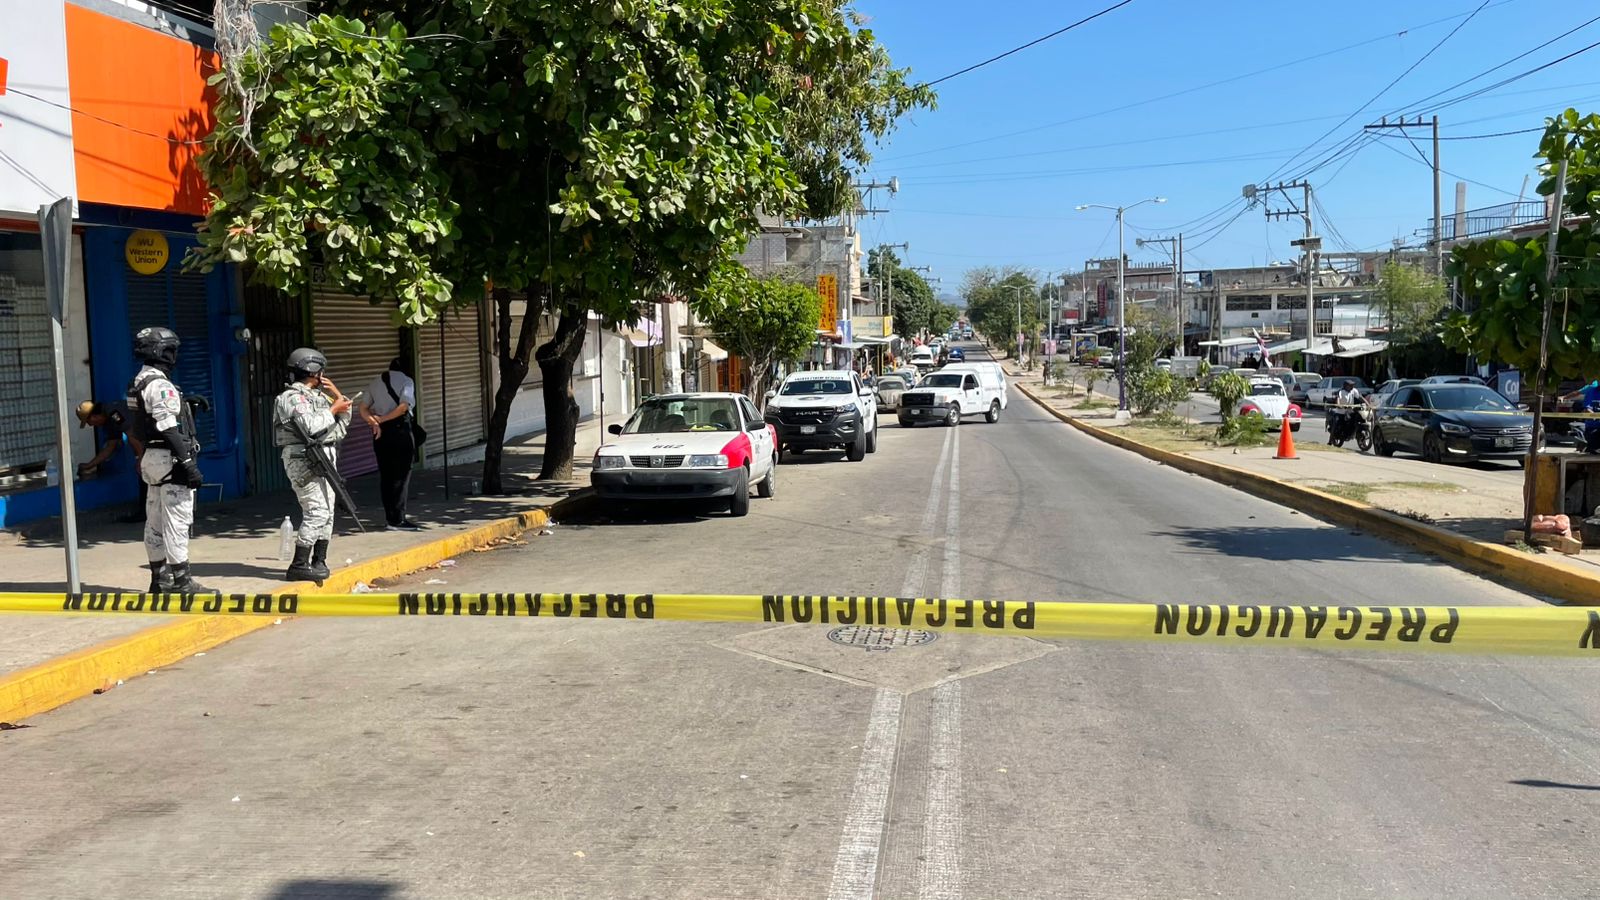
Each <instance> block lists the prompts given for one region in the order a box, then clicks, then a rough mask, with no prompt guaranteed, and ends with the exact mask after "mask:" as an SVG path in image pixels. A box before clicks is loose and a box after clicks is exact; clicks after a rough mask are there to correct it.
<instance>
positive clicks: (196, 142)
mask: <svg viewBox="0 0 1600 900" xmlns="http://www.w3.org/2000/svg"><path fill="white" fill-rule="evenodd" d="M10 90H11V93H13V94H16V95H17V96H18V97H27V98H28V99H29V100H37V101H39V102H40V103H43V104H45V105H46V106H54V107H55V108H56V109H64V110H66V111H67V112H70V113H72V114H74V115H79V116H85V117H87V118H90V119H94V120H95V121H97V122H104V123H105V124H107V125H111V126H113V127H115V128H121V129H122V130H123V131H131V132H133V133H134V134H142V135H144V136H145V137H153V138H155V139H157V140H161V141H166V142H167V143H169V144H180V145H183V146H190V147H193V146H198V145H200V144H204V143H205V138H199V139H197V140H186V139H184V138H175V137H172V136H171V135H165V134H156V133H155V132H153V131H145V130H144V129H142V128H135V127H133V126H132V125H127V124H124V123H122V122H118V121H115V120H114V119H108V118H106V117H105V116H97V115H95V114H94V113H92V112H85V111H83V110H81V109H78V108H77V107H75V106H68V105H67V104H65V103H57V102H55V101H54V100H47V99H45V98H44V97H41V96H39V95H38V94H30V93H28V92H27V91H25V90H22V89H21V88H16V87H13V88H11V89H10Z"/></svg>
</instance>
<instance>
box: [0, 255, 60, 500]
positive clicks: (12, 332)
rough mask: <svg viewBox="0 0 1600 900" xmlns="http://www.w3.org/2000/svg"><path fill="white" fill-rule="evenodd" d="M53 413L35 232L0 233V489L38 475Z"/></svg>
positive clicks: (50, 443)
mask: <svg viewBox="0 0 1600 900" xmlns="http://www.w3.org/2000/svg"><path fill="white" fill-rule="evenodd" d="M55 416H56V406H55V367H54V365H53V364H52V362H51V349H50V309H49V306H48V304H47V303H46V302H45V292H44V256H43V252H42V249H41V245H40V243H39V236H38V235H36V234H13V233H7V232H0V491H7V490H15V489H17V488H19V487H23V486H24V485H28V486H31V485H29V482H31V481H33V480H35V479H36V478H38V477H42V474H43V472H44V468H45V463H46V462H47V461H49V459H50V457H51V454H52V453H54V452H55V424H56V418H55Z"/></svg>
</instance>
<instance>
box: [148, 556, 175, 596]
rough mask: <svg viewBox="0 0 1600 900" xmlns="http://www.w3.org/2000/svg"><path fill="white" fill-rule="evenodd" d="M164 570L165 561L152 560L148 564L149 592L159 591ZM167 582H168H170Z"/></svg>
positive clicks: (165, 568)
mask: <svg viewBox="0 0 1600 900" xmlns="http://www.w3.org/2000/svg"><path fill="white" fill-rule="evenodd" d="M166 571H167V564H166V563H165V562H153V563H151V564H150V593H152V594H159V593H161V591H162V576H163V575H165V574H166ZM168 583H169V584H170V582H168Z"/></svg>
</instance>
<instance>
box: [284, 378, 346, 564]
mask: <svg viewBox="0 0 1600 900" xmlns="http://www.w3.org/2000/svg"><path fill="white" fill-rule="evenodd" d="M327 367H328V359H327V357H325V356H323V355H322V353H321V352H320V351H317V350H315V349H312V348H310V347H301V348H300V349H299V350H296V351H294V352H293V353H291V354H289V372H290V376H291V377H292V378H293V379H294V381H293V383H291V384H290V385H289V387H288V389H287V390H285V391H284V392H283V393H281V394H279V395H278V399H277V400H276V401H275V402H274V404H273V407H272V435H273V441H274V443H276V444H277V446H279V447H282V448H283V469H284V471H285V472H286V473H287V474H288V476H289V484H290V485H292V486H293V487H294V494H295V498H296V499H298V500H299V501H300V533H299V535H298V537H297V538H296V540H295V548H294V561H293V562H291V563H290V564H289V569H288V571H286V572H284V573H283V578H284V580H285V581H315V582H317V583H318V584H321V583H322V582H323V580H324V579H326V578H327V577H328V574H329V571H328V540H329V538H331V537H332V536H333V505H334V502H335V501H334V493H333V486H332V485H330V484H329V483H328V480H327V479H326V478H323V477H321V476H320V475H318V474H317V473H316V472H314V471H313V470H312V468H311V466H310V464H309V463H307V462H306V445H307V444H308V443H314V444H317V445H319V446H321V447H323V448H325V450H324V452H325V453H326V454H327V456H328V458H329V460H330V461H333V460H335V453H336V452H337V449H336V448H337V447H338V446H339V442H340V441H342V440H344V436H345V432H346V431H347V430H348V429H349V427H350V407H351V400H350V398H349V397H346V396H345V395H344V394H342V393H340V391H339V388H338V387H337V386H335V385H334V383H333V381H332V380H331V379H329V378H328V376H327V374H326V373H325V371H324V370H325V369H326V368H327ZM330 394H331V397H330Z"/></svg>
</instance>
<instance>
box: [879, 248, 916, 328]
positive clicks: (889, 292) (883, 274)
mask: <svg viewBox="0 0 1600 900" xmlns="http://www.w3.org/2000/svg"><path fill="white" fill-rule="evenodd" d="M890 250H904V251H905V252H906V253H907V254H909V253H910V252H911V245H910V244H909V243H906V244H879V245H878V277H879V278H882V279H883V286H884V288H885V289H886V291H885V296H886V297H887V298H888V300H887V304H886V305H887V308H888V311H887V312H884V313H883V314H884V315H885V316H886V317H888V318H890V319H893V318H894V277H893V276H892V275H891V274H890V273H889V266H890V265H891V261H890V258H889V253H888V251H890ZM895 265H898V263H895ZM880 312H882V310H880Z"/></svg>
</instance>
